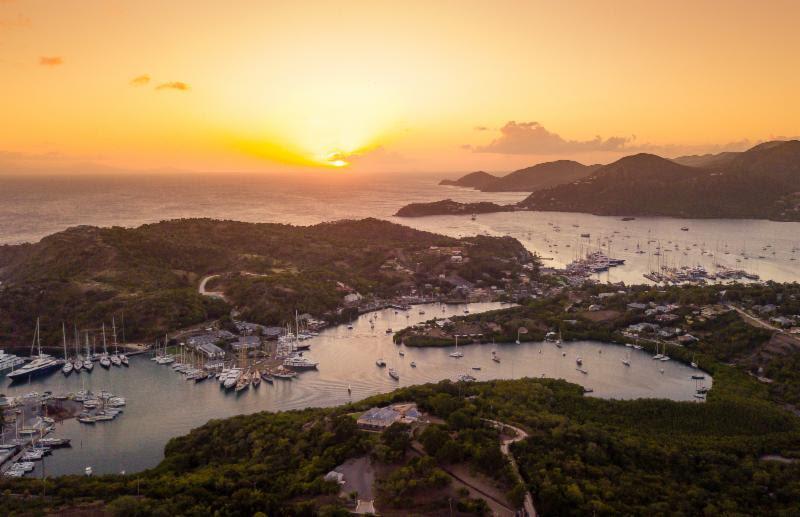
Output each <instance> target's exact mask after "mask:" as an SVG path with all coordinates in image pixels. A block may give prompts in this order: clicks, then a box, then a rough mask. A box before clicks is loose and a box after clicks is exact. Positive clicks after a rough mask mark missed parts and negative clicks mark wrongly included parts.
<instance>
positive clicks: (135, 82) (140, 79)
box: [130, 74, 150, 86]
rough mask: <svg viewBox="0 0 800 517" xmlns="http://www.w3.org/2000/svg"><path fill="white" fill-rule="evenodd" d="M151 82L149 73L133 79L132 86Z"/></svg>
mask: <svg viewBox="0 0 800 517" xmlns="http://www.w3.org/2000/svg"><path fill="white" fill-rule="evenodd" d="M149 82H150V76H149V75H147V74H144V75H140V76H138V77H134V78H133V79H131V82H130V84H131V86H144V85H146V84H148V83H149Z"/></svg>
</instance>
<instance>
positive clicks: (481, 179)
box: [439, 171, 498, 190]
mask: <svg viewBox="0 0 800 517" xmlns="http://www.w3.org/2000/svg"><path fill="white" fill-rule="evenodd" d="M497 179H498V178H497V176H493V175H491V174H489V173H488V172H484V171H477V172H470V173H469V174H467V175H466V176H462V177H460V178H458V179H457V180H442V181H440V182H439V185H449V186H452V187H466V188H474V189H477V190H482V189H483V187H484V186H486V185H488V184H490V183H492V182H494V181H496V180H497Z"/></svg>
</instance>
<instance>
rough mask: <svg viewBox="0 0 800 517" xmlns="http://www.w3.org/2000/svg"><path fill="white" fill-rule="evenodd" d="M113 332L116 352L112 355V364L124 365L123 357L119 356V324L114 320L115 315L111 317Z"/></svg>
mask: <svg viewBox="0 0 800 517" xmlns="http://www.w3.org/2000/svg"><path fill="white" fill-rule="evenodd" d="M111 333H112V335H113V336H114V353H113V354H112V355H111V357H110V359H111V364H113V365H114V366H122V359H120V358H119V346H117V324H116V323H115V322H114V317H113V316H112V317H111Z"/></svg>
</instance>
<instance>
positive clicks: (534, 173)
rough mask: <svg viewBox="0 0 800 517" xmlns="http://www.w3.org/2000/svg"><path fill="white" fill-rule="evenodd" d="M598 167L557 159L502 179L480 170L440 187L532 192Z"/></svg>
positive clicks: (588, 173)
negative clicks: (450, 186)
mask: <svg viewBox="0 0 800 517" xmlns="http://www.w3.org/2000/svg"><path fill="white" fill-rule="evenodd" d="M599 167H600V166H599V165H583V164H582V163H578V162H574V161H572V160H557V161H554V162H545V163H540V164H537V165H533V166H531V167H526V168H524V169H519V170H516V171H514V172H511V173H509V174H507V175H505V176H499V177H498V176H493V175H491V174H489V173H486V172H483V171H480V172H473V173H471V174H467V175H466V176H462V177H461V178H459V179H457V180H442V181H441V182H440V183H439V184H440V185H452V186H456V187H467V188H474V189H477V190H480V191H483V192H533V191H536V190H539V189H543V188H548V187H553V186H555V185H560V184H562V183H570V182H572V181H576V180H579V179H582V178H585V177H587V176H589V175H590V174H591V173H592V172H594V171H595V170H597V169H598V168H599Z"/></svg>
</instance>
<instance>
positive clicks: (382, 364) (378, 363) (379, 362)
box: [375, 359, 386, 368]
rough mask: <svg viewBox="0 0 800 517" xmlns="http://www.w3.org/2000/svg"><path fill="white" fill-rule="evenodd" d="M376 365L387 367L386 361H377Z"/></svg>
mask: <svg viewBox="0 0 800 517" xmlns="http://www.w3.org/2000/svg"><path fill="white" fill-rule="evenodd" d="M375 364H376V365H378V366H379V367H381V368H383V367H384V366H386V361H384V360H383V359H378V360H377V361H375Z"/></svg>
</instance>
